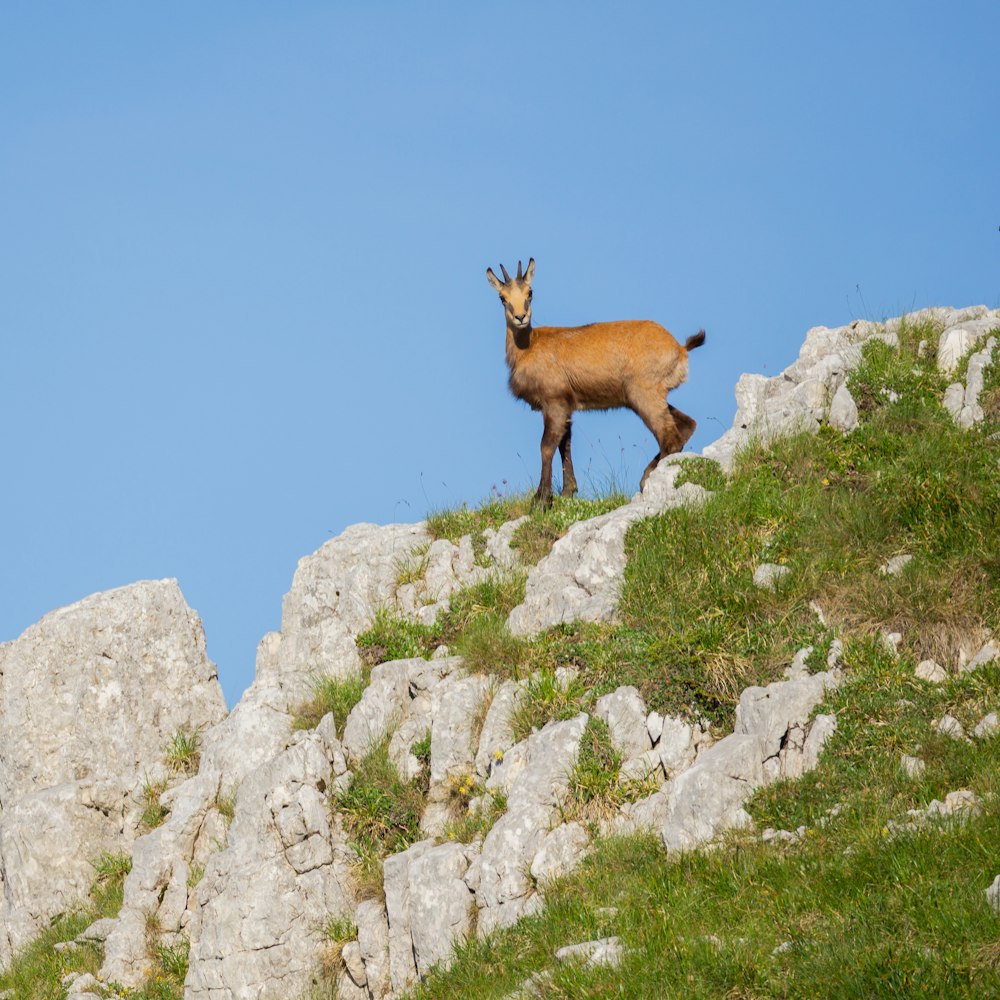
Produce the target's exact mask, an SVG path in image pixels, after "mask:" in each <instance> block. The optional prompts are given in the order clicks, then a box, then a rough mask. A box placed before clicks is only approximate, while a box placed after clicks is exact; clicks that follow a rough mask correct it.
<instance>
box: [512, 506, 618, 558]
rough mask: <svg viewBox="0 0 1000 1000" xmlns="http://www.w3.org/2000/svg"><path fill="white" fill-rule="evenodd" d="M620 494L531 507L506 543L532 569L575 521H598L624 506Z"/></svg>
mask: <svg viewBox="0 0 1000 1000" xmlns="http://www.w3.org/2000/svg"><path fill="white" fill-rule="evenodd" d="M628 501H629V498H628V497H627V496H625V494H623V493H618V492H614V493H610V494H608V495H607V496H602V497H598V498H596V499H584V498H582V497H556V498H554V499H553V502H552V506H551V507H549V508H547V509H543V508H541V507H537V506H535V507H532V508H531V510H530V512H529V513H528V519H527V520H526V521H525V522H524V523H523V524H520V525H518V527H517V528H516V530H515V531H514V534H513V535H512V537H511V540H510V547H511V548H512V549H514V550H515V551H516V552H517V554H518V555H519V556H520V557H521V561H522V562H524V563H526V564H527V565H530V566H533V565H535V563H537V562H539V561H540V560H541V559H543V558H544V557H545V556H547V555H548V554H549V552H550V551H551V550H552V546H553V545H554V544H555V543H556V542H557V541H558V540H559V539H560V538H562V536H563V535H565V534H566V532H567V531H568V530H569V529H570V528H571V527H572V526H573V525H574V524H576V522H577V521H583V520H587V519H588V518H592V517H599V516H600V515H601V514H607V513H608V512H609V511H612V510H615V509H616V508H617V507H621V506H622V504H626V503H628Z"/></svg>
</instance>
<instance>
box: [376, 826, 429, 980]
mask: <svg viewBox="0 0 1000 1000" xmlns="http://www.w3.org/2000/svg"><path fill="white" fill-rule="evenodd" d="M433 846H434V841H433V840H421V841H419V842H418V843H416V844H412V845H411V846H410V847H408V848H407V849H406V850H405V851H400V852H399V853H398V854H393V855H391V856H390V857H388V858H386V859H385V862H384V864H383V866H382V871H383V884H384V887H385V909H386V914H387V917H388V924H389V976H390V980H391V983H392V989H393V990H394V991H395V992H397V993H401V992H403V991H404V990H405V989H406V988H407V987H408V986H411V985H412V984H413V983H415V982H416V981H417V963H416V959H415V957H414V954H413V933H412V927H413V924H412V913H411V909H410V878H409V869H410V866H411V865H412V864H414V863H415V862H416V861H418V860H419V859H420V858H421V857H423V855H424V854H426V853H427V852H428V851H429V850H431V849H432V848H433Z"/></svg>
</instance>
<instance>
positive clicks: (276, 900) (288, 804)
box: [185, 730, 354, 1000]
mask: <svg viewBox="0 0 1000 1000" xmlns="http://www.w3.org/2000/svg"><path fill="white" fill-rule="evenodd" d="M327 731H328V730H327ZM339 750H340V748H339V746H335V745H331V744H330V743H329V742H328V737H327V736H325V735H324V733H323V732H321V731H319V730H313V731H312V732H303V733H297V734H296V735H295V737H294V740H293V742H292V743H291V745H290V746H288V748H287V749H285V750H284V751H282V752H281V753H279V754H278V755H277V756H276V757H275V758H274V759H273V760H272V761H271V762H270V763H269V764H268V765H267V766H266V767H264V768H262V769H260V770H259V771H258V772H256V773H254V774H252V775H250V776H248V777H247V778H246V779H245V780H244V782H243V784H242V785H241V786H240V790H239V793H238V794H237V797H236V808H235V815H234V817H233V822H232V825H231V826H230V828H229V836H228V840H227V845H226V848H225V850H223V851H221V852H219V853H217V854H213V855H212V856H211V857H210V858H209V859H208V863H207V865H206V869H205V873H204V875H203V877H202V879H201V881H200V882H199V883H198V885H197V887H196V889H195V904H196V905H195V906H194V907H193V917H192V919H191V922H190V924H189V930H190V937H191V950H190V962H189V969H188V976H187V980H186V986H185V996H186V997H187V998H188V1000H221V998H223V997H235V998H243V997H246V998H250V997H254V998H256V997H267V996H275V997H277V996H292V995H295V994H297V993H300V992H301V993H305V992H306V991H307V990H308V988H309V985H310V983H311V980H312V977H313V975H314V973H315V970H316V964H317V962H318V957H319V955H320V952H321V944H322V930H321V928H322V926H323V925H324V924H325V923H326V922H327V921H328V920H329V919H331V918H336V917H341V918H348V917H350V916H351V914H352V912H353V910H354V898H353V890H352V888H351V885H352V881H351V873H350V864H351V860H352V858H353V851H351V849H350V848H349V847H348V846H347V844H346V842H345V841H344V839H343V836H342V835H341V834H340V833H339V832H338V830H337V829H336V828H335V827H331V825H330V819H329V810H328V806H327V801H326V790H327V789H328V788H329V787H330V786H331V784H332V782H333V780H334V772H333V767H332V764H331V760H332V759H333V758H334V757H335V756H336V755H337V753H338V751H339Z"/></svg>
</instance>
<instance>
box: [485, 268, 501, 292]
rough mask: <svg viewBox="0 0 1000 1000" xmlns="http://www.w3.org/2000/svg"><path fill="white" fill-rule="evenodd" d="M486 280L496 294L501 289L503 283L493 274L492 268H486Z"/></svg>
mask: <svg viewBox="0 0 1000 1000" xmlns="http://www.w3.org/2000/svg"><path fill="white" fill-rule="evenodd" d="M486 280H487V281H488V282H489V283H490V284H491V285H492V286H493V287H494V289H495V290H496V291H498V292H499V291H500V289H501V288H503V282H502V281H501V280H500V279H499V278H498V277H497V276H496V275H495V274H494V273H493V268H491V267H488V268H486Z"/></svg>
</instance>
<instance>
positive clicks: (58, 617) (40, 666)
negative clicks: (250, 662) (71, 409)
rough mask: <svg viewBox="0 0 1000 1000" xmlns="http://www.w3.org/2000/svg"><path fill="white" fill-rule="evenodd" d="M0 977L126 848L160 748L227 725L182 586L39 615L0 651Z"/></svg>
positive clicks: (105, 597)
mask: <svg viewBox="0 0 1000 1000" xmlns="http://www.w3.org/2000/svg"><path fill="white" fill-rule="evenodd" d="M0 674H2V676H0V718H2V726H0V883H2V895H0V928H2V933H0V965H3V964H6V962H7V961H8V960H9V959H10V956H11V953H12V951H14V950H16V949H18V948H19V947H21V946H23V945H24V944H26V943H27V942H28V941H29V940H31V938H33V937H34V936H35V934H36V933H37V932H38V930H39V929H40V928H41V927H42V926H44V925H46V924H47V923H48V921H49V919H50V918H51V917H53V916H54V915H56V914H58V913H62V912H65V911H66V910H68V909H70V908H71V907H72V906H73V905H74V904H75V903H76V902H77V901H78V900H79V899H80V898H81V897H82V896H85V895H86V894H87V891H88V889H89V887H90V883H91V882H92V880H93V877H94V871H93V868H92V866H91V864H90V862H91V860H92V859H94V858H95V857H97V856H98V855H99V854H100V853H101V852H102V851H108V852H116V851H121V850H128V849H130V848H131V845H132V842H133V840H134V839H135V837H136V835H137V832H138V828H139V817H140V814H141V812H142V805H141V803H140V802H138V801H137V796H136V790H137V788H140V787H141V786H142V782H143V777H144V774H145V773H146V772H147V771H151V770H153V769H154V768H155V767H157V766H160V765H161V762H162V760H163V755H164V747H165V745H166V744H167V743H168V742H169V741H170V739H171V737H172V736H173V735H174V734H175V733H176V732H177V731H178V730H183V731H186V732H189V733H195V732H198V731H199V730H202V729H204V728H205V727H207V726H210V725H212V724H214V723H217V722H219V720H220V719H221V718H222V717H223V716H224V714H225V701H224V699H223V696H222V689H221V688H220V687H219V682H218V679H217V677H216V671H215V665H214V664H213V663H212V662H211V661H210V660H209V659H208V657H207V655H206V653H205V635H204V631H203V630H202V626H201V621H200V620H199V618H198V616H197V615H196V614H195V612H193V611H192V610H191V609H190V608H189V607H188V606H187V604H186V603H185V601H184V598H183V596H182V595H181V592H180V588H179V587H178V586H177V581H176V580H158V581H145V582H142V583H135V584H132V585H131V586H128V587H122V588H120V589H118V590H112V591H108V592H107V593H103V594H95V595H94V596H93V597H88V598H86V599H85V600H83V601H80V602H79V603H77V604H73V605H70V606H69V607H65V608H60V609H59V610H58V611H53V612H52V613H51V614H48V615H46V616H45V617H44V618H43V619H42V620H41V621H39V622H38V623H37V624H35V625H32V626H31V627H30V628H29V629H27V630H26V631H25V632H24V634H23V635H21V637H20V638H18V639H16V640H15V641H13V642H10V643H5V644H4V645H3V646H2V647H0Z"/></svg>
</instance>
